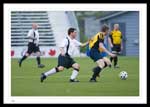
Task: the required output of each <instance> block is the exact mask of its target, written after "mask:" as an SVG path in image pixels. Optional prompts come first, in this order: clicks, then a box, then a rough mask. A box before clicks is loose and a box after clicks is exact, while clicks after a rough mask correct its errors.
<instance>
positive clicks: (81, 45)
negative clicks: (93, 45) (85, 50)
mask: <svg viewBox="0 0 150 107" xmlns="http://www.w3.org/2000/svg"><path fill="white" fill-rule="evenodd" d="M88 43H89V41H87V42H85V43H81V42H79V41H77V40H75V44H76V46H77V47H85V46H86V45H87V44H88Z"/></svg>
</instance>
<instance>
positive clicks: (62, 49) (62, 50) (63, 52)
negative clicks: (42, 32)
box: [60, 47, 65, 56]
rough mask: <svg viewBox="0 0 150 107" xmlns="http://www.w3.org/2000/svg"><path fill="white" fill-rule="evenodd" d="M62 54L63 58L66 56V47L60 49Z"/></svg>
mask: <svg viewBox="0 0 150 107" xmlns="http://www.w3.org/2000/svg"><path fill="white" fill-rule="evenodd" d="M60 54H61V55H62V56H65V51H64V47H60Z"/></svg>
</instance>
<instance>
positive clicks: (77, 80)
mask: <svg viewBox="0 0 150 107" xmlns="http://www.w3.org/2000/svg"><path fill="white" fill-rule="evenodd" d="M70 82H80V81H79V80H75V79H74V80H72V79H70Z"/></svg>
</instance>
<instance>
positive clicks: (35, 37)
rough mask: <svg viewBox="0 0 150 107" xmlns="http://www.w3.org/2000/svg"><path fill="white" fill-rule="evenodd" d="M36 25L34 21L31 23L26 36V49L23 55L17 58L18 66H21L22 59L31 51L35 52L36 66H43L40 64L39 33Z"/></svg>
mask: <svg viewBox="0 0 150 107" xmlns="http://www.w3.org/2000/svg"><path fill="white" fill-rule="evenodd" d="M37 28H38V25H37V24H36V23H33V24H32V29H31V30H29V32H28V35H27V38H29V42H28V50H27V52H26V53H25V55H24V56H23V57H22V58H21V59H20V60H19V67H21V64H22V61H24V60H25V59H26V58H27V57H28V56H30V55H31V54H32V53H33V52H34V53H36V56H37V57H36V60H37V65H38V68H43V67H44V65H43V64H41V60H40V55H41V52H40V49H39V33H38V29H37Z"/></svg>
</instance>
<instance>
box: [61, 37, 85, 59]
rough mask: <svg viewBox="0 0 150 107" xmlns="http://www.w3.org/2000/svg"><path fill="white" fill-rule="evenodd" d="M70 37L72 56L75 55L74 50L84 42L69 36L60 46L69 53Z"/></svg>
mask: <svg viewBox="0 0 150 107" xmlns="http://www.w3.org/2000/svg"><path fill="white" fill-rule="evenodd" d="M67 38H68V39H69V48H68V54H69V55H70V56H73V54H74V52H75V51H76V49H77V47H79V46H81V45H82V43H80V42H79V41H77V40H76V39H71V38H70V37H69V36H67V37H66V38H65V39H64V40H63V42H62V43H61V45H60V47H61V48H64V51H65V53H67V52H66V51H67V45H68V39H67Z"/></svg>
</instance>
